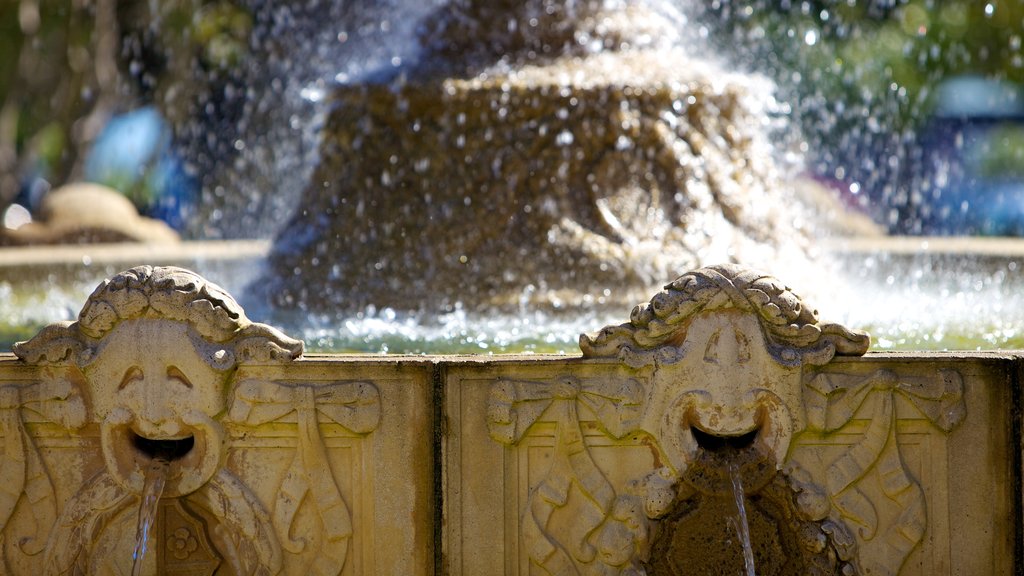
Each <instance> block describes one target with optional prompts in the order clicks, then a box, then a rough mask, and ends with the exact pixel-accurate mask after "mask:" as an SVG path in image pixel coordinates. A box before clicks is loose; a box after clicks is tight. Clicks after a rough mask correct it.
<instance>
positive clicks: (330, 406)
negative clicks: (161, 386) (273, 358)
mask: <svg viewBox="0 0 1024 576" xmlns="http://www.w3.org/2000/svg"><path fill="white" fill-rule="evenodd" d="M307 388H309V389H312V390H313V391H314V395H315V397H316V410H317V412H318V413H319V415H320V416H322V417H323V419H324V420H326V421H329V422H334V423H336V424H340V425H341V426H344V427H345V428H346V429H348V430H350V431H352V432H354V433H356V434H367V433H369V432H372V431H373V430H374V429H376V428H377V424H378V422H379V421H380V392H379V391H378V390H377V387H376V386H374V385H373V384H371V383H369V382H338V383H334V384H326V385H317V386H299V385H289V384H284V383H280V382H272V381H268V380H245V381H242V382H240V383H239V384H238V386H237V387H236V388H235V395H234V398H233V401H232V403H231V409H230V411H229V413H228V419H229V420H230V421H232V422H236V423H239V424H247V425H250V426H259V425H261V424H266V423H268V422H274V421H276V420H281V419H283V418H284V417H286V416H289V415H290V414H291V413H293V412H295V410H296V406H297V404H298V403H299V402H300V401H301V400H302V398H303V396H304V394H306V392H305V389H307Z"/></svg>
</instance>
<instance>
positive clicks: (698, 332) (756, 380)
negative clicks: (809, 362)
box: [647, 309, 802, 470]
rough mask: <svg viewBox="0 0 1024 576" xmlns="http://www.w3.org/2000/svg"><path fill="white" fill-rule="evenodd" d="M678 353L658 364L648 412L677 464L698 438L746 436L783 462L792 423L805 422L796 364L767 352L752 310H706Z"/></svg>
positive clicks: (692, 452)
mask: <svg viewBox="0 0 1024 576" xmlns="http://www.w3.org/2000/svg"><path fill="white" fill-rule="evenodd" d="M680 352H681V354H680V355H679V356H678V359H677V360H675V361H667V362H666V361H663V362H662V363H661V364H660V365H659V368H658V371H657V373H656V374H655V382H656V384H655V390H656V393H655V395H654V398H653V399H652V400H653V402H654V406H653V410H652V411H651V412H650V413H649V414H648V418H647V422H648V425H649V426H651V428H649V429H652V430H657V433H658V435H659V436H660V437H661V438H662V440H663V442H665V444H666V450H667V451H668V452H669V456H670V458H671V460H672V461H673V465H674V466H675V467H676V469H677V470H685V469H686V468H687V467H688V466H689V465H690V464H691V463H692V462H693V461H694V459H695V458H696V456H697V452H698V449H699V448H700V447H701V443H702V442H705V443H708V442H712V443H714V442H727V443H729V442H732V443H746V444H749V445H750V446H752V447H753V448H754V449H756V450H757V451H759V452H760V453H761V454H762V456H764V457H765V458H772V459H774V461H775V462H776V463H781V462H782V461H783V460H784V458H785V455H786V452H787V451H788V449H789V440H790V437H791V436H792V433H793V430H794V429H795V428H796V429H799V428H802V422H800V421H799V418H800V416H799V415H800V413H801V410H800V368H799V367H787V366H783V365H781V364H780V363H778V362H777V361H776V360H775V359H774V358H773V357H772V355H771V354H770V353H769V351H768V347H767V343H766V341H765V338H764V336H763V333H762V331H761V326H760V324H759V322H758V319H757V317H755V316H754V315H753V314H750V313H746V312H743V311H740V310H736V309H727V310H714V311H709V312H703V313H701V314H699V315H697V316H695V317H694V318H693V320H692V322H691V324H690V326H689V328H688V330H687V332H686V337H685V339H684V341H683V342H682V343H681V344H680ZM794 419H797V421H794ZM705 447H707V446H705Z"/></svg>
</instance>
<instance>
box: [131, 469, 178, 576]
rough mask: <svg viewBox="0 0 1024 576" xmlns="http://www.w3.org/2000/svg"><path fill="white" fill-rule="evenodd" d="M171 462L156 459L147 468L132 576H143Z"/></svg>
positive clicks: (133, 554)
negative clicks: (147, 550)
mask: <svg viewBox="0 0 1024 576" xmlns="http://www.w3.org/2000/svg"><path fill="white" fill-rule="evenodd" d="M169 466H170V462H168V461H167V460H164V459H163V458H154V459H153V460H152V461H151V462H150V464H149V466H148V467H147V468H146V476H145V482H144V483H143V488H142V502H141V504H140V506H139V524H138V528H137V530H136V532H135V550H134V552H132V576H141V574H142V566H143V560H144V559H145V556H146V548H147V546H148V544H149V531H150V529H151V528H152V527H153V522H154V521H155V520H156V513H157V509H158V505H159V504H160V496H161V495H162V494H163V493H164V485H165V484H166V483H167V470H168V468H169Z"/></svg>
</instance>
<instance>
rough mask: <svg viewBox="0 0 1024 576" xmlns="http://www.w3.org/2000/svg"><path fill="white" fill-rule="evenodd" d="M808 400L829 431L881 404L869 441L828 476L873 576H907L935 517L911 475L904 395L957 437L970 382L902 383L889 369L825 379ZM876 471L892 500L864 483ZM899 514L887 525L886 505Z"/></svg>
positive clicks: (950, 374) (817, 423)
mask: <svg viewBox="0 0 1024 576" xmlns="http://www.w3.org/2000/svg"><path fill="white" fill-rule="evenodd" d="M807 388H808V393H807V394H805V404H806V407H807V414H808V422H809V424H810V425H811V426H812V427H816V428H818V429H821V430H823V431H826V432H832V431H836V430H839V429H841V428H843V427H844V426H846V425H847V424H848V423H849V422H850V421H851V420H852V419H853V417H854V416H855V415H856V414H857V413H858V412H859V411H860V410H861V409H862V407H863V406H865V405H866V402H867V400H868V398H873V397H876V398H877V402H876V403H875V404H874V412H873V413H872V414H871V415H870V420H869V424H868V428H867V430H866V431H865V433H864V437H863V438H862V439H861V440H860V441H859V442H857V443H856V444H854V445H852V446H850V447H849V448H848V449H846V451H845V452H844V453H843V454H842V455H841V456H840V457H839V458H837V459H836V460H835V461H834V462H833V463H832V464H831V465H830V466H829V468H828V470H827V472H826V486H827V488H828V491H829V494H830V495H831V498H832V504H833V505H834V506H835V508H836V509H837V510H838V511H839V513H840V514H841V515H842V517H843V519H844V520H846V521H847V522H849V523H851V524H853V525H855V526H857V527H859V529H858V531H857V535H858V536H859V538H858V539H859V540H860V545H859V548H860V550H861V564H862V567H863V568H864V569H865V572H866V573H868V574H892V575H895V574H897V573H898V572H899V570H900V568H901V567H902V565H903V562H905V561H906V558H907V556H908V555H909V554H910V552H911V551H912V550H913V549H914V548H915V547H916V546H917V545H918V544H919V543H920V542H921V540H922V539H923V538H924V533H925V530H926V528H927V511H926V503H925V495H924V490H923V489H922V488H921V486H920V484H918V482H917V481H916V480H915V479H914V478H913V477H912V476H911V475H910V473H909V472H908V470H907V468H906V466H905V465H904V463H903V459H902V455H901V454H900V445H899V438H898V437H897V435H896V423H897V420H898V419H899V415H898V414H897V413H896V412H897V410H896V396H897V395H901V396H903V397H904V398H906V399H907V400H909V402H910V404H911V405H913V406H914V407H915V408H916V409H917V410H918V411H919V412H920V413H921V414H922V415H923V416H924V417H925V418H927V419H928V421H929V422H931V423H932V424H933V425H935V426H936V427H938V428H939V429H941V430H942V431H944V432H949V431H951V430H952V429H953V428H954V427H956V426H957V425H958V424H959V423H960V422H962V421H963V419H964V417H965V416H966V407H965V405H964V400H963V381H962V379H961V377H960V374H959V373H957V372H956V371H953V370H940V371H939V373H938V378H921V377H900V376H898V375H897V374H895V373H894V372H892V371H889V370H879V371H877V372H875V373H873V374H871V375H869V376H866V377H859V376H850V375H843V374H825V373H822V374H818V375H816V376H815V377H814V378H812V379H811V381H810V382H808V385H807ZM871 473H875V474H876V475H877V477H878V479H879V484H880V486H881V489H882V494H883V495H884V496H885V500H884V501H882V502H876V501H872V499H871V497H870V496H869V493H868V491H867V490H864V489H862V488H861V482H862V481H863V480H864V479H865V478H866V477H867V476H868V475H870V474H871ZM894 505H895V509H896V510H898V511H899V513H898V515H897V517H896V519H895V520H891V521H888V522H886V523H884V524H883V521H882V520H881V516H880V513H879V512H880V507H882V506H884V507H886V508H887V509H889V510H891V509H893V507H894Z"/></svg>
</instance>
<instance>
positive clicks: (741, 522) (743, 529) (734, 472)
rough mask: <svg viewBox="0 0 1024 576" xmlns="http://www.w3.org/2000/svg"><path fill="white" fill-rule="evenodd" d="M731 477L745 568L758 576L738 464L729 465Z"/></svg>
mask: <svg viewBox="0 0 1024 576" xmlns="http://www.w3.org/2000/svg"><path fill="white" fill-rule="evenodd" d="M729 477H730V478H731V479H732V496H733V500H734V501H735V502H736V520H735V526H736V535H737V536H738V537H739V540H740V545H741V546H742V547H743V568H744V570H745V571H746V576H757V571H756V570H755V567H754V548H753V546H752V545H751V543H750V523H749V522H748V521H747V505H746V494H745V493H744V491H743V479H742V478H740V471H739V469H738V468H737V467H736V466H730V467H729Z"/></svg>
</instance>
